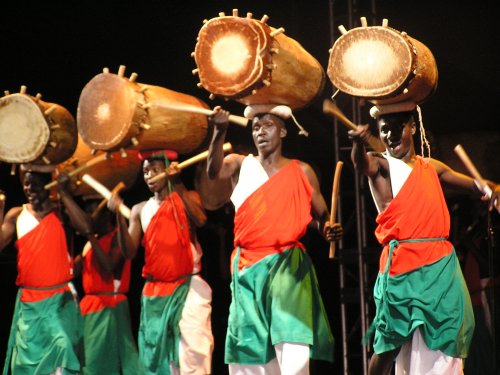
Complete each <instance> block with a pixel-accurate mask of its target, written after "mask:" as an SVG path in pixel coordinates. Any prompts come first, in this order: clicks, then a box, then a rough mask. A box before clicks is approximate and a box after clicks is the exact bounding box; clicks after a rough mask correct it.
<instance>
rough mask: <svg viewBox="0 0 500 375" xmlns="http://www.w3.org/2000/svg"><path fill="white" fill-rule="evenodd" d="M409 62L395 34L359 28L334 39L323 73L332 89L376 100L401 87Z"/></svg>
mask: <svg viewBox="0 0 500 375" xmlns="http://www.w3.org/2000/svg"><path fill="white" fill-rule="evenodd" d="M412 61H413V57H412V52H411V50H410V48H409V46H408V44H407V43H406V41H405V40H404V38H403V37H402V36H401V35H400V34H399V33H398V32H395V31H393V30H392V29H390V28H387V27H359V28H356V29H353V30H350V31H349V32H348V33H347V34H344V35H342V36H341V37H340V38H339V39H337V41H336V42H335V44H334V47H333V49H332V51H331V54H330V60H329V63H328V71H327V73H328V76H329V78H330V80H331V81H332V83H333V85H334V86H335V87H337V88H338V89H340V90H341V91H343V92H345V93H348V94H350V95H354V96H359V97H363V98H378V97H385V96H388V95H390V94H392V93H394V92H395V91H397V90H398V89H399V88H400V87H404V84H405V82H406V81H407V80H408V78H409V76H410V74H411V71H412Z"/></svg>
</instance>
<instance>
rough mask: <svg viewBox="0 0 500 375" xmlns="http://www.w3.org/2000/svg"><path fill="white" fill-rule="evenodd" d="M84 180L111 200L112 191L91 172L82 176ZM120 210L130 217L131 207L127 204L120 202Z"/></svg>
mask: <svg viewBox="0 0 500 375" xmlns="http://www.w3.org/2000/svg"><path fill="white" fill-rule="evenodd" d="M82 181H83V182H85V183H86V184H87V185H89V186H90V187H91V188H92V189H94V190H95V191H97V192H98V193H99V194H101V195H102V196H103V197H104V198H106V199H107V200H109V199H110V198H111V194H112V193H111V191H109V189H108V188H107V187H106V186H104V185H103V184H101V183H100V182H99V181H97V180H96V179H95V178H94V177H92V176H91V175H89V174H84V175H83V176H82ZM118 209H119V210H120V213H121V214H122V215H123V216H125V217H126V218H127V219H130V208H128V207H127V206H125V205H124V204H123V203H122V204H120V207H118Z"/></svg>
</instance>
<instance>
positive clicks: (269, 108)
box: [243, 104, 292, 120]
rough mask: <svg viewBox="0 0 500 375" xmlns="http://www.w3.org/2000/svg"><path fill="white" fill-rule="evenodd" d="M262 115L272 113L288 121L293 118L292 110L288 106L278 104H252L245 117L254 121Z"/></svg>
mask: <svg viewBox="0 0 500 375" xmlns="http://www.w3.org/2000/svg"><path fill="white" fill-rule="evenodd" d="M261 113H270V114H272V115H275V116H278V117H281V118H282V119H285V120H287V119H289V118H290V117H291V116H292V109H291V108H290V107H288V106H286V105H278V104H251V105H249V106H247V107H246V108H245V111H244V112H243V116H245V117H246V118H247V119H249V120H252V119H253V118H254V117H255V116H257V115H258V114H261Z"/></svg>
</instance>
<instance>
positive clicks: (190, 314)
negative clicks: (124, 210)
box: [108, 151, 213, 375]
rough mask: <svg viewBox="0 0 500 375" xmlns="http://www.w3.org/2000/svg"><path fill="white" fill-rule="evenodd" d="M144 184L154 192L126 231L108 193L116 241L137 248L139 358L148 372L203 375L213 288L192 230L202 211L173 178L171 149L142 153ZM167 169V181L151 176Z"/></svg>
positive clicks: (131, 251)
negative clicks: (140, 281)
mask: <svg viewBox="0 0 500 375" xmlns="http://www.w3.org/2000/svg"><path fill="white" fill-rule="evenodd" d="M140 156H141V157H142V159H143V160H144V161H143V175H144V181H145V182H146V184H147V185H148V188H149V190H150V191H151V192H152V193H153V196H152V197H151V198H150V199H149V200H147V201H144V202H141V203H138V204H136V205H134V206H133V207H132V211H131V216H130V223H129V225H128V228H127V223H126V222H125V218H124V217H123V216H122V215H121V214H120V213H119V210H118V207H119V206H120V204H121V203H122V200H121V199H120V197H119V196H118V195H116V194H113V195H112V197H111V199H110V200H109V202H108V206H109V208H110V209H111V210H112V211H115V212H116V213H117V220H118V228H119V243H120V247H121V248H122V249H123V251H124V255H125V257H126V258H129V259H131V258H134V257H135V255H136V253H137V250H138V248H139V245H141V243H142V246H143V247H144V251H145V255H144V256H145V264H144V267H143V270H142V276H143V277H144V278H145V279H146V283H145V285H144V288H143V291H142V300H141V320H140V326H139V337H138V344H139V345H138V346H139V357H140V360H141V361H142V363H143V365H144V367H145V370H146V373H147V374H167V375H168V374H187V373H189V374H210V373H211V360H212V351H213V336H212V328H211V320H210V318H211V311H212V307H211V301H212V290H211V288H210V286H209V285H208V284H207V283H206V282H205V281H204V280H203V279H202V278H201V277H200V275H199V272H200V271H201V256H202V250H201V247H200V245H199V243H198V240H197V238H196V228H197V227H200V226H202V225H204V224H205V222H206V220H207V219H206V215H205V211H204V209H203V206H202V204H201V199H200V197H199V195H198V193H196V192H195V191H188V190H187V189H186V187H185V186H184V184H183V183H182V181H181V178H180V171H179V170H178V169H177V168H176V163H170V160H173V159H175V158H176V157H177V155H176V153H175V152H171V151H152V152H141V153H140ZM165 170H166V172H167V178H164V179H161V180H158V181H156V182H152V181H151V179H152V178H153V177H155V176H156V175H158V174H160V173H163V172H164V171H165Z"/></svg>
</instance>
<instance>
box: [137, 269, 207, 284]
mask: <svg viewBox="0 0 500 375" xmlns="http://www.w3.org/2000/svg"><path fill="white" fill-rule="evenodd" d="M199 274H200V271H198V272H194V273H188V274H186V275H182V276H179V277H176V278H175V279H173V280H160V279H155V278H154V276H153V275H148V276H147V277H146V281H147V282H149V281H151V282H160V283H175V282H176V281H179V280H182V279H184V278H186V277H190V276H196V275H199Z"/></svg>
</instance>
